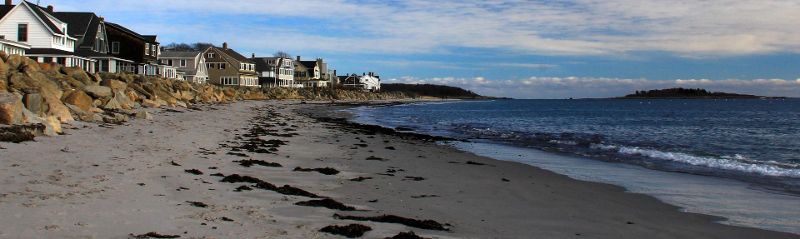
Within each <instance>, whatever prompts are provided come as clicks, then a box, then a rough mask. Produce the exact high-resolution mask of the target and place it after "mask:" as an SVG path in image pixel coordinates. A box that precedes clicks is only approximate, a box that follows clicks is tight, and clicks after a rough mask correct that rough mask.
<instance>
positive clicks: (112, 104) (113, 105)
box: [101, 97, 122, 110]
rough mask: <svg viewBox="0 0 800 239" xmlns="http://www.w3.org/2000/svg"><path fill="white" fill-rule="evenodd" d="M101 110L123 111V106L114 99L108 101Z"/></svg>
mask: <svg viewBox="0 0 800 239" xmlns="http://www.w3.org/2000/svg"><path fill="white" fill-rule="evenodd" d="M101 108H103V109H106V110H119V109H122V105H121V104H120V103H119V102H118V101H117V98H116V97H114V98H111V99H110V100H108V102H106V104H105V105H104V106H103V107H101Z"/></svg>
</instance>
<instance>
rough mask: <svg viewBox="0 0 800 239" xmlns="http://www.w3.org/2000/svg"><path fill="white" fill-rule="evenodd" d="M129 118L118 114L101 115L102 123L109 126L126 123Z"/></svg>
mask: <svg viewBox="0 0 800 239" xmlns="http://www.w3.org/2000/svg"><path fill="white" fill-rule="evenodd" d="M128 120H129V118H128V116H127V115H124V114H120V113H113V114H112V115H103V122H106V123H109V124H122V123H125V122H128Z"/></svg>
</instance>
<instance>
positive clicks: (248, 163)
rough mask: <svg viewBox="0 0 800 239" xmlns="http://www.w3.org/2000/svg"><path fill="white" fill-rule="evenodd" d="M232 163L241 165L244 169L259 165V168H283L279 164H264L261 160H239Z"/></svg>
mask: <svg viewBox="0 0 800 239" xmlns="http://www.w3.org/2000/svg"><path fill="white" fill-rule="evenodd" d="M233 162H234V163H239V165H241V166H242V167H246V168H249V167H251V166H253V165H260V166H264V167H275V168H278V167H283V165H281V164H279V163H273V162H266V161H263V160H253V159H248V160H240V161H233Z"/></svg>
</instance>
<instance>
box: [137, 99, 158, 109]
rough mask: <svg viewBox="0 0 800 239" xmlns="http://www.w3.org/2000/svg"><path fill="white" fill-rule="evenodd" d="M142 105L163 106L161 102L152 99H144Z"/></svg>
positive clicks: (149, 106) (150, 106)
mask: <svg viewBox="0 0 800 239" xmlns="http://www.w3.org/2000/svg"><path fill="white" fill-rule="evenodd" d="M142 106H144V107H148V108H158V107H161V104H159V103H158V102H156V101H152V100H148V99H142Z"/></svg>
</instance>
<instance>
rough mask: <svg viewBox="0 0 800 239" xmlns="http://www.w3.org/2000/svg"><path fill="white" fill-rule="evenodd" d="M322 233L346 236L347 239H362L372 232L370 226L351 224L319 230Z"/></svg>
mask: <svg viewBox="0 0 800 239" xmlns="http://www.w3.org/2000/svg"><path fill="white" fill-rule="evenodd" d="M319 231H320V232H327V233H330V234H334V235H340V236H345V237H347V238H356V237H361V236H363V235H364V233H366V232H368V231H372V228H371V227H369V226H364V225H360V224H350V225H347V226H337V225H330V226H327V227H324V228H322V229H320V230H319Z"/></svg>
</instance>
